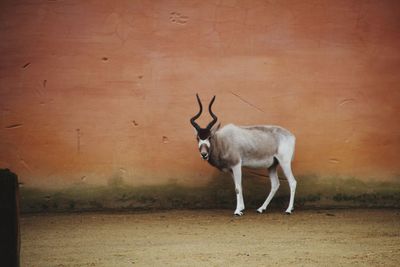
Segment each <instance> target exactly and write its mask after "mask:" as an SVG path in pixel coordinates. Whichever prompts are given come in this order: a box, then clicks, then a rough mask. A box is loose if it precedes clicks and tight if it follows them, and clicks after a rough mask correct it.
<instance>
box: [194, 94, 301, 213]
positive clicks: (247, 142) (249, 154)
mask: <svg viewBox="0 0 400 267" xmlns="http://www.w3.org/2000/svg"><path fill="white" fill-rule="evenodd" d="M196 97H197V102H198V104H199V111H198V113H197V114H196V115H194V116H193V117H192V118H191V119H190V123H191V124H192V126H193V127H194V129H195V131H196V138H197V142H198V149H199V152H200V157H201V159H203V160H205V161H207V162H208V163H209V164H210V165H211V166H213V167H215V168H217V169H219V170H220V171H223V172H229V173H230V174H231V175H232V177H233V182H234V185H235V192H236V209H235V211H234V215H236V216H242V215H243V211H244V209H245V205H244V200H243V190H242V167H249V168H256V169H258V168H266V169H268V172H269V175H268V176H269V179H270V182H271V189H270V192H269V194H268V196H267V198H266V200H265V201H264V203H263V204H262V205H261V206H260V207H259V208H258V209H257V212H258V213H263V212H264V211H265V210H266V209H267V206H268V205H269V203H270V202H271V200H272V198H273V197H274V195H275V193H276V192H277V191H278V188H279V185H280V183H279V178H278V173H277V167H278V166H280V167H281V169H282V171H283V173H284V175H285V177H286V179H287V181H288V184H289V188H290V200H289V206H288V208H287V209H286V211H285V213H286V214H291V213H292V212H293V210H294V208H293V205H294V197H295V192H296V185H297V181H296V179H295V177H294V176H293V173H292V167H291V163H292V160H293V156H294V150H295V141H296V138H295V136H294V135H293V134H292V133H291V132H289V131H288V130H286V129H284V128H283V127H280V126H275V125H255V126H236V125H234V124H228V125H225V126H223V127H222V128H221V124H220V123H219V124H218V125H217V126H215V127H214V125H215V124H216V123H217V121H218V118H217V116H216V115H215V114H214V113H213V111H212V105H213V103H214V101H215V96H214V97H213V98H212V99H211V101H210V103H209V105H208V110H209V113H210V115H211V117H212V121H211V122H210V123H208V125H207V126H206V127H205V128H202V127H200V126H199V125H198V124H197V123H196V120H197V119H198V118H199V117H200V115H201V114H202V111H203V105H202V103H201V100H200V97H199V95H198V94H196Z"/></svg>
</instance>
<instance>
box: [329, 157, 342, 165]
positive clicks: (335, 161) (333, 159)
mask: <svg viewBox="0 0 400 267" xmlns="http://www.w3.org/2000/svg"><path fill="white" fill-rule="evenodd" d="M339 162H340V160H338V159H335V158H332V159H329V163H333V164H338V163H339Z"/></svg>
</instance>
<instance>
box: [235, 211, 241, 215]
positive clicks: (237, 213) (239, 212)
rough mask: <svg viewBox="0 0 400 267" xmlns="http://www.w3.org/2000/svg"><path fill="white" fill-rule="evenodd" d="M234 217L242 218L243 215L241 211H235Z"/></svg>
mask: <svg viewBox="0 0 400 267" xmlns="http://www.w3.org/2000/svg"><path fill="white" fill-rule="evenodd" d="M234 215H235V216H242V215H243V212H241V211H235V213H234Z"/></svg>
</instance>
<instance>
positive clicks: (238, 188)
mask: <svg viewBox="0 0 400 267" xmlns="http://www.w3.org/2000/svg"><path fill="white" fill-rule="evenodd" d="M232 175H233V181H234V182H235V192H236V210H235V212H234V214H235V215H238V216H242V215H243V210H244V201H243V191H242V164H241V163H238V164H237V165H235V166H233V167H232Z"/></svg>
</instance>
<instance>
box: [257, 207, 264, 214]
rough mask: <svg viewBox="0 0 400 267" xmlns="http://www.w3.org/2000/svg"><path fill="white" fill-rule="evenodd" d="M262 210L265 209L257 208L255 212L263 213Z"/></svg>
mask: <svg viewBox="0 0 400 267" xmlns="http://www.w3.org/2000/svg"><path fill="white" fill-rule="evenodd" d="M264 211H265V209H262V208H259V209H257V212H258V213H260V214H262V213H264Z"/></svg>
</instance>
